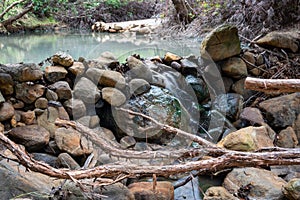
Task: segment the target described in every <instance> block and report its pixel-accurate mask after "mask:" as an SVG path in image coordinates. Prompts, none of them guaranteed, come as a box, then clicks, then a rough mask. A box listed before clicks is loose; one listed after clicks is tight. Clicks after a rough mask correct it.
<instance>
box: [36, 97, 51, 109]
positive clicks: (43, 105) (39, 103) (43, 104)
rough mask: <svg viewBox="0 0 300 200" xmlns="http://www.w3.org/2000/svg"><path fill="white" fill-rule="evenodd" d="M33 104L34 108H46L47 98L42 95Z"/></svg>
mask: <svg viewBox="0 0 300 200" xmlns="http://www.w3.org/2000/svg"><path fill="white" fill-rule="evenodd" d="M34 105H35V107H36V108H40V109H46V108H47V107H48V100H47V99H46V98H44V97H41V98H38V99H37V100H36V101H35V103H34Z"/></svg>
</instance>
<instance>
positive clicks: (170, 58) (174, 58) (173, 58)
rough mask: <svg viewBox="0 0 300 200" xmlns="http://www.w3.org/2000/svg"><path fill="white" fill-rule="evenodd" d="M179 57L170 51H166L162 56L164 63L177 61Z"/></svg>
mask: <svg viewBox="0 0 300 200" xmlns="http://www.w3.org/2000/svg"><path fill="white" fill-rule="evenodd" d="M180 59H181V57H180V56H178V55H176V54H174V53H170V52H167V53H166V54H165V57H164V61H165V62H166V63H171V62H173V61H179V60H180Z"/></svg>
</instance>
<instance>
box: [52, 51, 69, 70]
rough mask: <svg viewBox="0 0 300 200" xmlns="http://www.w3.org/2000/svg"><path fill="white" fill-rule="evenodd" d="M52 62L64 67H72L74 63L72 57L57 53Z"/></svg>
mask: <svg viewBox="0 0 300 200" xmlns="http://www.w3.org/2000/svg"><path fill="white" fill-rule="evenodd" d="M51 60H52V62H53V63H54V64H58V65H61V66H63V67H70V66H72V65H73V63H74V59H73V58H72V56H71V55H69V54H67V53H65V52H57V53H56V54H54V55H53V56H52V57H51Z"/></svg>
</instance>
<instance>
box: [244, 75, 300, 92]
mask: <svg viewBox="0 0 300 200" xmlns="http://www.w3.org/2000/svg"><path fill="white" fill-rule="evenodd" d="M245 88H246V89H250V90H255V91H260V92H264V93H269V94H281V93H293V92H300V79H259V78H252V77H247V78H246V80H245Z"/></svg>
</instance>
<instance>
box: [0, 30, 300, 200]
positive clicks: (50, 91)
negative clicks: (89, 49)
mask: <svg viewBox="0 0 300 200" xmlns="http://www.w3.org/2000/svg"><path fill="white" fill-rule="evenodd" d="M290 44H292V45H293V47H292V49H291V50H296V48H295V46H294V44H295V43H290ZM269 45H270V44H269ZM285 48H286V47H285ZM200 51H201V54H202V56H203V59H202V60H199V59H198V58H197V57H195V56H193V55H191V56H187V57H181V56H178V55H175V54H172V53H166V54H165V56H164V57H163V58H160V57H153V58H147V59H141V58H139V56H138V55H133V56H129V57H128V58H127V61H126V63H124V64H120V63H119V61H118V60H117V59H116V58H115V56H114V55H113V54H111V53H109V52H105V53H103V54H102V55H101V56H100V58H98V59H95V60H85V59H83V58H79V59H78V61H75V60H74V59H73V58H72V57H71V56H70V55H68V54H66V53H63V52H59V53H57V54H55V55H53V56H52V57H51V62H52V64H51V65H50V66H47V67H46V68H45V69H44V70H42V69H41V68H40V67H39V66H37V65H36V64H23V63H22V64H9V65H0V131H1V132H5V134H6V135H7V136H8V137H9V138H11V139H12V140H13V141H15V142H16V143H18V144H21V145H23V146H24V148H25V149H26V150H27V151H28V152H29V153H30V154H31V155H32V156H33V157H34V158H35V159H37V160H41V161H44V162H46V163H48V164H49V165H51V166H53V167H57V168H62V167H64V168H70V169H80V168H81V167H84V168H87V167H94V166H96V165H103V164H106V163H112V162H115V161H118V159H119V158H114V157H111V156H109V154H108V153H107V152H105V151H103V150H102V149H101V148H100V147H98V146H95V145H94V144H93V143H92V142H91V141H90V140H89V138H87V137H85V136H84V135H83V134H82V133H80V132H78V131H76V130H74V129H72V128H68V129H67V128H64V127H57V126H56V125H55V120H56V119H57V118H60V119H66V120H76V121H78V122H80V123H81V124H83V125H84V126H86V127H89V128H90V129H92V130H93V131H94V132H95V133H97V134H98V135H99V138H100V139H103V140H106V141H110V142H111V143H112V144H113V145H114V146H116V147H118V148H122V149H134V150H137V151H143V150H157V149H160V148H162V145H166V144H169V142H170V141H173V142H174V144H175V145H179V146H180V145H181V146H180V147H181V148H184V147H187V146H188V145H190V143H189V142H187V143H185V142H186V141H183V140H173V138H172V137H170V136H168V135H167V134H165V133H164V132H162V131H160V130H157V129H153V130H154V132H153V133H152V132H151V131H153V130H152V129H151V131H149V130H148V127H149V126H150V124H149V122H147V121H145V120H143V119H140V118H139V117H132V116H130V115H121V114H120V113H118V111H117V110H116V109H115V108H117V107H123V108H126V109H130V110H134V111H138V112H142V113H145V114H147V115H149V116H151V117H153V118H155V119H156V120H158V121H160V122H162V123H166V124H168V125H172V126H174V127H177V128H180V129H182V130H185V131H188V132H197V131H198V130H197V129H198V125H197V127H196V128H195V127H193V126H192V125H191V124H193V122H194V121H195V120H200V123H202V122H203V121H201V120H207V119H210V120H208V122H206V123H207V124H210V125H208V126H207V127H206V128H208V131H207V132H205V133H204V134H200V135H204V136H206V137H207V139H210V140H212V141H214V142H216V143H217V142H218V144H217V145H218V146H220V147H224V148H227V149H231V150H237V151H256V150H258V149H260V148H264V147H274V145H275V146H279V147H285V148H297V145H298V141H299V140H300V94H299V93H294V94H289V95H282V96H279V97H272V98H270V99H268V100H264V99H262V100H259V99H257V101H253V102H256V103H253V104H252V105H253V106H251V107H250V106H245V105H246V104H245V102H247V101H250V100H251V98H252V97H253V96H254V94H255V92H254V91H250V90H245V89H244V81H245V78H246V77H247V76H249V75H252V76H259V75H261V74H262V73H264V71H265V70H266V69H262V65H266V63H265V62H266V60H265V59H264V57H262V56H261V55H255V54H254V53H252V52H249V51H244V52H242V50H241V47H240V41H239V38H238V33H237V29H236V28H235V27H232V26H228V25H225V26H221V27H218V28H216V29H215V30H214V31H212V32H211V33H210V34H209V35H208V36H207V37H206V38H205V39H204V40H203V42H202V44H201V49H200ZM296 51H298V49H297V50H296ZM256 66H260V67H256ZM200 75H202V77H201V76H200ZM170 80H173V81H174V80H176V81H175V82H173V83H172V84H173V85H172V84H171V85H170ZM182 80H183V81H182ZM186 83H188V85H189V86H190V87H191V88H192V90H193V92H190V91H188V90H189V88H188V87H186ZM172 88H173V91H172ZM220 88H221V89H220ZM216 89H217V90H219V89H220V90H219V91H216ZM170 91H171V92H174V91H176V92H175V93H176V94H174V93H171V92H170ZM191 94H194V98H193V97H192V96H193V95H191ZM190 96H191V97H190ZM184 99H185V101H186V102H188V103H184ZM247 105H248V104H247ZM274 105H276V106H274ZM195 106H196V107H201V109H200V110H197V112H198V114H199V112H201V117H200V119H199V118H197V114H196V115H195V116H194V114H193V113H194V112H195ZM203 115H204V116H205V117H203ZM218 121H223V122H224V123H223V124H225V125H224V126H221V127H216V126H215V125H217V124H218V123H217V122H218ZM132 124H134V125H132ZM196 124H197V123H196ZM203 124H205V123H203ZM211 127H213V128H211ZM199 132H200V131H199ZM145 133H147V134H148V136H149V138H147V139H146V140H145V138H144V136H145ZM141 134H142V135H141ZM206 134H207V135H206ZM208 136H210V137H211V138H210V137H208ZM177 147H178V146H177ZM1 154H2V155H5V156H7V157H13V156H12V153H11V152H9V151H8V150H6V149H5V148H3V149H2V150H1ZM90 158H92V160H91V159H90ZM87 161H88V162H87ZM132 162H137V163H139V161H137V160H133V161H132ZM0 163H1V165H0V166H1V168H0V169H1V170H3V171H5V170H8V169H9V171H11V173H12V174H17V175H15V176H16V177H18V178H17V179H16V180H18V181H19V183H20V184H23V185H22V187H23V186H24V185H26V184H27V182H28V180H31V182H36V183H39V182H40V181H42V180H44V179H45V177H40V176H39V175H37V174H35V173H32V175H31V177H26V178H22V177H24V176H23V174H22V173H19V172H18V170H17V169H16V168H14V167H13V166H11V165H9V164H7V163H4V162H3V160H2V161H1V162H0ZM139 164H141V163H139ZM143 164H149V163H147V162H143ZM1 170H0V173H2V171H1ZM3 173H4V172H3ZM299 173H300V170H299V169H297V168H296V167H271V170H266V169H256V168H239V169H234V170H233V171H231V172H230V173H228V175H227V176H226V178H225V180H224V183H223V186H224V187H212V188H209V189H208V190H207V191H206V196H205V197H204V199H238V197H240V198H253V199H283V198H284V196H286V197H288V198H289V199H298V198H299V193H300V192H299V189H297V187H296V186H297V184H298V185H299V181H300V179H299V178H300V177H299ZM279 176H280V177H283V178H284V179H282V178H279ZM25 179H26V180H27V181H24V180H25ZM8 180H10V178H8ZM11 181H12V180H10V184H8V185H10V186H12V185H14V184H13V183H11ZM47 184H52V185H56V186H57V185H58V184H59V183H54V182H51V183H47ZM71 185H72V184H71V183H70V184H69V185H68V186H69V187H72V186H71ZM51 187H52V186H49V185H46V186H45V187H44V188H40V187H38V186H37V185H30V187H25V186H24V188H25V189H24V190H19V189H18V188H20V187H18V188H14V189H13V187H12V188H11V192H10V193H5V194H4V193H3V195H2V196H5V197H7V198H11V197H13V196H15V195H17V194H21V193H24V192H30V191H32V188H35V189H36V190H38V191H43V192H49V190H50V188H51ZM111 187H112V188H110V189H111V190H110V189H109V190H107V191H106V192H104V193H103V195H107V196H109V197H110V198H111V199H113V198H117V199H134V196H135V198H138V197H139V196H143V195H145V194H147V195H148V196H152V197H153V198H156V199H158V198H162V199H174V188H173V186H172V184H171V183H170V182H161V183H160V182H159V184H158V185H157V188H158V189H157V190H158V191H160V192H158V193H153V192H151V187H152V183H145V182H143V183H135V184H133V185H131V186H129V187H128V188H129V189H128V188H127V187H125V186H124V185H122V184H121V183H119V184H117V185H114V186H111ZM145 188H148V189H145ZM159 188H160V189H159ZM282 188H283V189H282ZM295 188H296V189H295ZM69 190H71V189H69ZM75 190H76V188H74V187H73V189H72V194H69V195H73V196H72V197H73V198H75V196H76V195H79V194H78V191H77V192H76V191H75ZM145 190H146V191H145ZM241 190H243V191H241ZM112 191H113V192H112ZM119 194H123V198H121V197H116V196H114V195H119ZM157 195H158V196H157ZM181 195H182V194H181ZM239 195H244V196H239ZM297 195H298V196H297ZM78 198H79V197H78Z"/></svg>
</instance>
